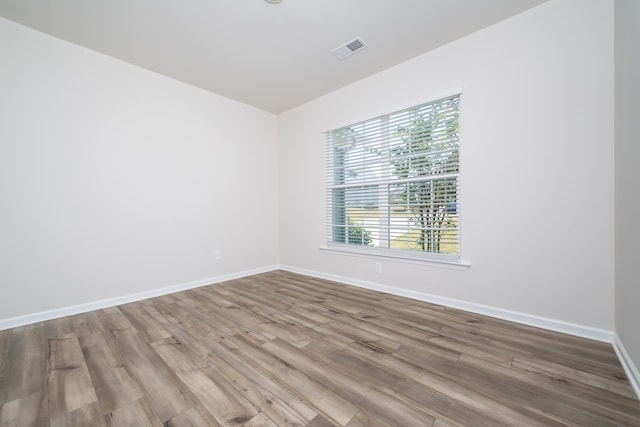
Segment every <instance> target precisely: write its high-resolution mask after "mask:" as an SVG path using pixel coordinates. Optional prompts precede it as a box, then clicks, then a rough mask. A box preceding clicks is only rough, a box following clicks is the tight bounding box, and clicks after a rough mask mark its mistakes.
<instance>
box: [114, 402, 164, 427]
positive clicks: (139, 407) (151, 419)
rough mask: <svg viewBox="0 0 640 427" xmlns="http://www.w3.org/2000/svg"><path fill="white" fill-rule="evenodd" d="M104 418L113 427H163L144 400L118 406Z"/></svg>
mask: <svg viewBox="0 0 640 427" xmlns="http://www.w3.org/2000/svg"><path fill="white" fill-rule="evenodd" d="M106 417H107V419H108V420H109V422H110V424H111V425H112V426H113V427H116V426H118V427H119V426H122V427H164V425H163V423H162V421H160V418H158V415H157V414H156V413H155V412H154V411H153V408H151V405H149V402H148V401H147V399H145V398H142V399H138V400H134V401H133V402H129V403H127V404H126V405H123V406H120V407H119V408H117V409H114V410H113V411H110V412H108V413H107V415H106Z"/></svg>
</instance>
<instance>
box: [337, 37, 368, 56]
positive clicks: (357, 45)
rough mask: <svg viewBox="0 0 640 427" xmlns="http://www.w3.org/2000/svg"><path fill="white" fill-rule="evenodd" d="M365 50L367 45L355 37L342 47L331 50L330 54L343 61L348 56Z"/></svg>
mask: <svg viewBox="0 0 640 427" xmlns="http://www.w3.org/2000/svg"><path fill="white" fill-rule="evenodd" d="M366 48H367V44H366V43H365V42H364V41H362V39H361V38H360V37H356V38H355V39H353V40H351V41H349V42H347V43H345V44H343V45H342V46H338V47H337V48H335V49H333V50H332V51H331V53H333V54H334V55H335V56H337V57H338V59H345V58H346V57H348V56H351V55H353V54H354V53H356V52H360V51H361V50H364V49H366Z"/></svg>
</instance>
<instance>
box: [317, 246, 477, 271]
mask: <svg viewBox="0 0 640 427" xmlns="http://www.w3.org/2000/svg"><path fill="white" fill-rule="evenodd" d="M320 250H321V251H323V252H328V253H333V254H339V255H350V256H355V257H361V258H374V259H384V260H388V261H394V262H402V263H407V264H417V265H429V266H433V267H440V268H448V269H451V270H468V269H469V267H471V264H469V263H468V262H465V261H462V260H459V259H455V258H453V257H452V258H444V259H438V258H435V257H429V258H427V257H426V256H421V255H422V254H420V253H417V254H416V255H413V256H412V254H410V253H409V254H406V255H405V254H402V253H398V252H396V251H393V252H391V251H386V250H384V249H376V248H366V249H365V248H362V249H360V248H356V247H350V246H342V245H324V246H321V247H320Z"/></svg>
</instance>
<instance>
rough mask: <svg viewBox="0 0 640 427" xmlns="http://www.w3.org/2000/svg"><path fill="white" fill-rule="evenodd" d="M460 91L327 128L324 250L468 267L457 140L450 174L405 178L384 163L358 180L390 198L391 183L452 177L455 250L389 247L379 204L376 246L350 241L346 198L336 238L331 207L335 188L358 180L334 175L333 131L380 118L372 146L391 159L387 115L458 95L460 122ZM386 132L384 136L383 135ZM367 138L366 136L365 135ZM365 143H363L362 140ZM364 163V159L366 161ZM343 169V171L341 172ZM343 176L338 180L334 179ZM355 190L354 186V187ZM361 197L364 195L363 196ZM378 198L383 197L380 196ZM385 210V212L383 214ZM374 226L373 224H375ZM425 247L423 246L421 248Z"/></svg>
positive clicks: (348, 186) (386, 217)
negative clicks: (371, 175) (369, 177)
mask: <svg viewBox="0 0 640 427" xmlns="http://www.w3.org/2000/svg"><path fill="white" fill-rule="evenodd" d="M461 98H462V96H461V91H456V92H454V93H453V94H450V95H448V96H443V97H440V98H438V99H435V100H432V101H429V102H425V103H421V104H419V105H415V106H413V107H409V108H403V109H399V110H397V111H394V112H391V113H388V114H383V115H380V116H378V117H374V118H371V119H368V120H363V121H360V122H357V123H354V124H351V125H348V126H342V127H339V128H336V129H333V130H331V131H328V132H326V173H327V182H326V185H327V187H326V205H327V211H326V213H327V218H326V222H327V230H326V243H325V245H324V246H322V247H321V249H322V250H325V251H330V252H335V253H343V254H349V255H352V256H365V257H375V258H383V259H393V260H395V261H401V262H409V263H419V264H423V263H427V264H433V265H438V266H444V267H449V268H460V269H464V268H467V267H468V266H469V264H468V263H466V262H464V261H462V256H461V247H462V233H461V228H462V227H461V224H462V222H461V213H460V207H461V203H460V160H459V159H460V154H459V153H460V148H459V140H458V141H457V150H456V151H457V154H458V160H457V163H456V167H457V170H456V171H455V172H454V173H449V174H445V175H447V176H445V175H442V174H439V175H428V176H427V177H425V176H421V177H419V178H405V179H399V177H398V176H395V177H394V176H391V173H390V169H391V167H390V166H388V165H387V166H386V175H385V172H384V171H383V170H382V169H385V167H384V166H382V167H381V171H380V173H379V174H378V175H377V177H376V179H374V180H366V179H365V180H363V181H362V183H360V187H363V186H367V187H369V186H373V187H377V188H378V192H379V193H380V195H379V197H381V196H382V197H386V198H387V201H388V200H389V196H390V194H391V190H390V186H391V185H397V184H401V183H403V182H404V183H410V182H415V181H423V182H427V181H430V182H435V181H436V180H437V179H438V180H441V179H443V178H448V179H454V180H455V182H456V184H455V188H456V191H455V208H456V210H457V213H456V219H457V225H456V231H457V242H456V248H457V252H456V253H454V254H446V253H438V252H427V251H421V250H409V249H397V248H389V247H388V246H389V245H388V243H389V242H391V238H390V235H389V233H390V232H391V229H392V225H391V222H390V221H391V220H390V217H389V212H390V211H389V210H386V209H385V210H383V209H381V208H379V209H378V211H379V212H378V221H379V222H380V224H381V226H380V227H379V228H376V229H375V230H376V232H377V234H376V239H375V240H376V242H377V246H376V247H372V246H365V245H362V244H349V243H348V239H349V237H348V236H349V226H348V222H349V221H348V220H349V217H348V214H347V207H346V202H344V201H343V202H342V203H343V204H344V206H341V207H338V208H336V209H338V212H343V213H342V216H343V219H342V222H341V224H342V225H343V226H344V225H346V229H345V230H344V231H342V232H341V233H342V234H341V235H340V236H339V238H338V239H336V234H335V233H336V231H335V230H336V227H339V226H337V225H336V224H339V222H336V223H334V217H335V215H336V211H335V210H334V197H335V196H334V191H336V190H337V189H345V191H346V189H354V188H356V187H358V184H354V183H352V184H345V183H344V178H338V175H339V174H338V175H336V166H335V164H334V161H335V157H334V155H335V151H334V150H336V148H335V147H336V140H335V138H336V135H338V133H339V132H341V131H344V130H350V129H352V128H357V127H358V126H366V124H367V123H369V122H374V121H376V120H380V121H381V122H380V125H379V128H377V129H376V131H377V132H379V131H380V129H384V134H383V133H382V132H379V133H380V135H382V136H378V137H375V138H376V145H375V148H376V149H377V150H378V153H382V155H383V157H386V158H387V159H388V160H389V162H390V161H391V155H390V153H389V152H388V151H389V146H388V143H387V145H386V150H387V152H386V153H385V142H384V141H385V138H387V139H388V138H389V135H391V134H392V132H393V131H394V130H393V129H389V122H388V120H389V117H393V116H394V115H398V114H404V113H407V114H409V112H410V111H415V110H416V109H420V108H428V107H430V106H434V105H437V104H438V103H441V102H443V101H447V100H454V99H457V101H458V104H457V110H456V114H458V116H457V124H458V126H459V123H460V118H459V112H460V102H461ZM385 120H387V122H386V124H385V122H384V121H385ZM457 134H458V137H459V132H458V133H457ZM385 135H386V136H385ZM365 139H366V137H365ZM365 145H366V143H365ZM365 163H366V162H365ZM368 168H369V166H368V165H365V166H364V169H363V170H361V171H368V172H364V173H365V174H366V173H370V172H371V171H370V169H368ZM343 173H344V172H343ZM340 179H342V181H341V182H337V180H340ZM356 191H357V190H356ZM366 192H367V191H366V190H362V194H365V193H366ZM363 197H364V196H363ZM379 200H382V199H381V198H380V199H379ZM387 203H388V205H387V206H385V207H386V208H388V207H389V206H391V203H390V202H387ZM385 212H386V214H385ZM385 221H386V224H387V225H386V226H385V225H383V223H384V222H385ZM374 228H375V227H374ZM422 237H423V240H422V241H423V242H424V235H423V236H422ZM341 239H344V240H345V241H344V242H336V240H341ZM423 249H424V248H423Z"/></svg>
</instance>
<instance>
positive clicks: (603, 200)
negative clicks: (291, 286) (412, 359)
mask: <svg viewBox="0 0 640 427" xmlns="http://www.w3.org/2000/svg"><path fill="white" fill-rule="evenodd" d="M456 87H462V89H463V92H462V107H461V109H462V110H461V157H462V159H461V162H462V171H461V173H462V178H461V201H462V211H461V212H462V239H463V241H462V254H463V258H464V259H465V260H466V261H468V262H470V263H471V267H470V268H469V269H468V270H467V271H456V270H448V269H443V268H439V267H431V266H422V265H412V264H405V263H397V262H391V261H384V262H383V266H382V267H383V272H382V273H381V274H376V273H375V271H374V264H375V261H376V260H374V259H368V258H354V257H350V256H346V255H336V254H332V253H327V252H324V251H319V247H320V246H321V245H322V244H323V242H324V230H325V218H324V216H325V215H324V212H325V206H324V200H325V198H324V140H323V135H322V131H324V130H329V129H331V128H335V127H337V126H340V125H345V124H349V123H351V122H354V121H357V120H360V119H364V118H367V117H372V116H375V115H377V114H381V113H384V112H388V111H390V110H393V109H396V108H400V107H406V106H410V105H412V104H416V103H419V102H422V101H426V100H429V99H431V98H433V97H434V96H438V95H439V94H441V93H443V92H445V91H448V90H449V89H452V88H456ZM279 129H280V153H279V164H280V168H279V179H280V185H279V188H280V195H279V196H280V199H279V211H280V243H279V244H280V262H281V264H283V265H286V266H290V267H294V268H295V269H299V270H306V271H309V272H320V273H323V274H329V275H336V276H342V277H347V278H353V279H357V280H362V281H368V282H372V283H375V284H379V285H383V286H390V287H394V288H397V289H399V288H401V289H400V290H401V291H412V292H419V293H424V294H431V295H436V296H439V297H445V298H452V299H456V300H460V301H464V302H469V303H473V304H481V305H485V306H490V307H494V308H498V309H505V310H512V311H516V312H520V313H525V314H529V315H532V316H541V317H544V318H548V319H555V320H558V321H561V322H569V323H572V324H578V325H583V326H587V327H592V328H598V329H604V330H608V331H612V330H613V328H614V258H613V255H614V225H613V224H614V223H613V221H614V196H613V191H614V170H613V163H614V159H613V154H614V152H613V3H612V2H610V1H599V0H598V1H596V0H593V1H583V0H554V1H551V2H549V3H545V4H543V5H541V6H539V7H537V8H534V9H531V10H530V11H527V12H525V13H523V14H520V15H518V16H515V17H513V18H511V19H508V20H506V21H503V22H501V23H499V24H497V25H494V26H492V27H490V28H488V29H485V30H482V31H480V32H478V33H475V34H473V35H471V36H469V37H466V38H464V39H461V40H458V41H456V42H453V43H451V44H448V45H446V46H444V47H442V48H440V49H438V50H436V51H433V52H430V53H427V54H425V55H422V56H420V57H417V58H415V59H413V60H411V61H409V62H406V63H404V64H401V65H399V66H397V67H395V68H392V69H389V70H387V71H384V72H382V73H380V74H377V75H375V76H372V77H370V78H367V79H365V80H362V81H359V82H357V83H355V84H352V85H350V86H348V87H345V88H343V89H341V90H338V91H336V92H334V93H331V94H329V95H327V96H324V97H322V98H320V99H317V100H315V101H313V102H310V103H308V104H305V105H303V106H301V107H298V108H295V109H293V110H290V111H288V112H286V113H283V114H282V115H280V116H279Z"/></svg>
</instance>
